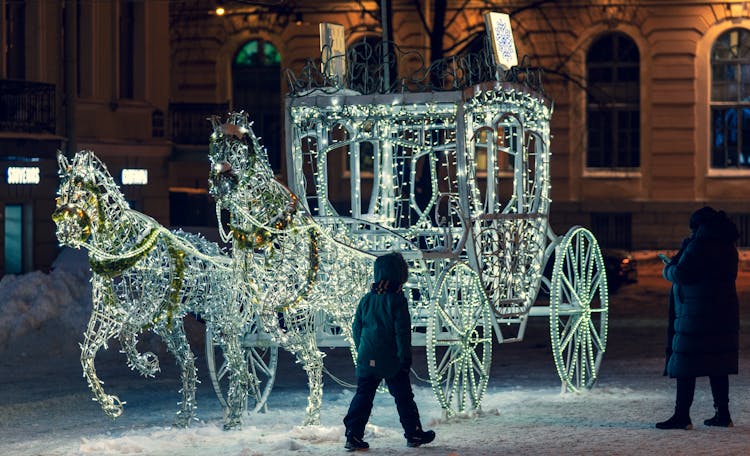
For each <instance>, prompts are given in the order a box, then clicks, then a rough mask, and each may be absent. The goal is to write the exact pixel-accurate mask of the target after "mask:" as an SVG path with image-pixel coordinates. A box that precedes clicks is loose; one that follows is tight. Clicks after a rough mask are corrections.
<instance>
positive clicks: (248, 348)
mask: <svg viewBox="0 0 750 456" xmlns="http://www.w3.org/2000/svg"><path fill="white" fill-rule="evenodd" d="M242 348H243V349H244V350H245V362H246V366H247V369H248V371H249V372H250V374H251V378H256V379H257V380H258V383H257V384H251V385H249V391H248V404H247V407H245V410H248V411H252V412H260V411H263V412H265V411H267V410H268V408H267V407H266V401H267V400H268V395H269V394H270V393H271V389H273V383H274V380H275V379H276V366H277V365H278V361H279V347H278V345H276V344H274V343H272V342H271V340H270V338H269V337H268V336H267V335H266V333H265V332H264V331H262V328H259V323H256V322H251V323H250V324H248V325H247V327H246V331H245V334H244V337H243V340H242ZM206 363H207V364H208V372H209V375H210V377H211V383H212V384H213V387H214V391H215V392H216V396H217V397H218V398H219V402H220V403H221V406H222V407H223V408H224V409H225V410H226V409H227V408H228V403H227V392H228V391H229V366H228V365H227V362H226V361H225V360H224V357H223V355H222V351H221V346H220V345H218V344H215V343H214V342H213V334H212V331H211V327H210V326H209V325H207V326H206ZM253 401H254V403H253Z"/></svg>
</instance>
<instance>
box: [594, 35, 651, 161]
mask: <svg viewBox="0 0 750 456" xmlns="http://www.w3.org/2000/svg"><path fill="white" fill-rule="evenodd" d="M640 61H641V58H640V50H639V48H638V45H637V43H636V42H635V40H633V38H631V37H630V36H628V35H627V34H625V33H623V32H619V31H618V32H610V33H605V34H602V35H600V36H599V37H597V38H596V39H595V40H593V41H592V42H591V45H590V46H589V48H588V51H587V52H586V86H587V89H586V140H587V141H586V144H587V146H586V158H585V164H584V166H585V169H586V171H594V172H597V171H610V172H611V171H625V172H638V171H640V167H641V152H642V151H641V138H642V131H641V126H640V123H641V97H640V90H641V75H640V70H641V62H640ZM595 122H597V123H598V125H597V127H598V128H597V127H595V126H594V125H593V124H594V123H595ZM595 144H596V145H598V146H595ZM607 151H613V152H614V153H610V154H608V153H607Z"/></svg>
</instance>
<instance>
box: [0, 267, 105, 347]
mask: <svg viewBox="0 0 750 456" xmlns="http://www.w3.org/2000/svg"><path fill="white" fill-rule="evenodd" d="M89 278H90V274H89V272H88V269H83V268H80V267H75V266H73V267H67V266H66V265H59V267H55V268H54V269H53V270H52V271H51V272H50V273H49V274H45V273H43V272H41V271H34V272H30V273H28V274H23V275H12V274H9V275H5V276H4V277H3V278H2V279H1V280H0V353H2V354H3V355H6V353H4V352H11V353H8V355H13V352H18V351H19V350H20V352H22V353H23V354H26V355H29V354H30V353H28V352H27V349H28V350H34V349H37V348H42V347H37V345H38V344H33V343H32V344H29V343H26V342H28V341H29V340H33V339H37V338H40V337H41V339H43V340H49V338H50V337H52V339H53V340H57V341H64V340H66V339H70V337H71V336H73V335H76V336H75V339H76V340H78V339H80V334H82V333H83V331H84V329H85V325H86V321H87V320H88V316H89V314H90V312H91V286H90V285H89ZM42 335H43V337H42ZM42 349H44V350H50V349H52V350H70V349H74V350H77V347H76V345H75V344H70V343H63V344H57V345H56V346H47V347H43V348H42Z"/></svg>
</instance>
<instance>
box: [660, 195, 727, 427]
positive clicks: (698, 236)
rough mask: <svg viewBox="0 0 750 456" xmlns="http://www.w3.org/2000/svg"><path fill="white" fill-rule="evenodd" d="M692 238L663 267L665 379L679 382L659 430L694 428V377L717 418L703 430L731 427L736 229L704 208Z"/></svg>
mask: <svg viewBox="0 0 750 456" xmlns="http://www.w3.org/2000/svg"><path fill="white" fill-rule="evenodd" d="M690 229H691V230H692V234H691V235H690V237H688V238H687V239H685V240H684V241H683V244H682V248H681V249H680V251H679V252H678V254H677V255H676V256H675V257H674V258H672V260H671V261H670V262H669V263H667V264H666V265H665V266H664V271H663V275H664V278H665V279H667V280H669V281H670V282H672V288H671V290H670V310H669V314H670V318H669V320H670V321H669V329H668V334H669V337H668V341H667V362H666V367H665V374H666V375H669V377H671V378H675V379H677V395H676V396H677V397H676V399H675V411H674V414H673V415H672V416H671V417H670V418H669V419H667V420H666V421H662V422H659V423H656V427H657V428H658V429H692V427H693V424H692V421H691V419H690V406H691V405H692V403H693V395H694V393H695V380H696V378H697V377H705V376H708V377H709V380H710V383H711V393H712V395H713V400H714V409H715V413H714V416H713V417H712V418H709V419H707V420H705V421H704V424H705V425H706V426H722V427H732V426H733V423H732V418H731V416H730V413H729V375H731V374H737V370H738V349H739V300H738V298H737V290H736V287H735V282H736V279H737V267H738V254H737V248H736V246H735V242H736V241H737V238H738V237H739V233H738V232H737V227H736V226H735V225H734V223H732V221H731V220H729V218H728V217H727V216H726V214H725V213H724V212H723V211H716V210H715V209H713V208H711V207H708V206H706V207H704V208H702V209H699V210H697V211H695V212H694V213H693V214H692V215H691V217H690Z"/></svg>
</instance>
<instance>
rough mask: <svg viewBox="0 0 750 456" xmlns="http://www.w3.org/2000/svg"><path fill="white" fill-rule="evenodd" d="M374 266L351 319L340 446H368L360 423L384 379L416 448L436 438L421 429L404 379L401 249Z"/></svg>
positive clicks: (406, 336) (406, 339) (406, 320)
mask: <svg viewBox="0 0 750 456" xmlns="http://www.w3.org/2000/svg"><path fill="white" fill-rule="evenodd" d="M374 269H375V282H374V283H373V284H372V289H371V290H370V292H369V293H367V294H366V295H365V296H364V297H363V298H362V299H361V300H360V302H359V305H358V306H357V312H356V313H355V315H354V323H353V324H352V338H353V339H354V345H355V347H356V349H357V392H356V393H355V394H354V397H353V398H352V402H351V404H350V405H349V411H348V412H347V414H346V416H345V417H344V426H345V427H346V444H345V448H346V449H347V450H349V451H357V450H367V449H368V448H369V447H370V445H369V444H368V443H367V442H365V441H364V440H363V437H364V433H365V426H366V425H367V421H368V420H369V419H370V412H371V411H372V402H373V399H374V398H375V392H376V391H377V389H378V385H380V382H381V381H382V380H383V379H385V383H386V385H388V391H390V393H391V395H392V396H393V398H394V399H395V401H396V410H398V415H399V419H400V421H401V425H402V427H403V428H404V437H406V444H407V445H408V446H410V447H418V446H420V445H423V444H426V443H430V442H432V441H433V440H434V439H435V432H434V431H424V430H422V423H421V422H420V419H419V410H418V409H417V404H416V403H415V402H414V393H413V392H412V388H411V382H410V380H409V371H410V368H411V316H410V314H409V304H408V302H407V301H406V296H405V295H404V292H403V289H402V288H403V285H404V283H406V280H407V279H408V277H409V267H408V265H407V264H406V261H405V260H404V257H403V256H401V254H400V253H397V252H392V253H389V254H386V255H383V256H380V257H378V258H377V259H376V260H375V266H374Z"/></svg>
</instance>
